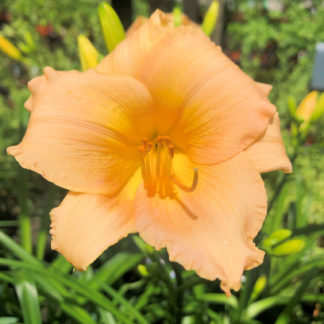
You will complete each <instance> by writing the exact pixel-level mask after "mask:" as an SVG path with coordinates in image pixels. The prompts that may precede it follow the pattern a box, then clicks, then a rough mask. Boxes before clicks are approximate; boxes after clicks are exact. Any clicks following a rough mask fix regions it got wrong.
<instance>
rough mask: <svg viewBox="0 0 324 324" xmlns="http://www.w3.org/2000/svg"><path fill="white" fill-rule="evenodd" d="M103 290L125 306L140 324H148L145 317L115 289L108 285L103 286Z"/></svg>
mask: <svg viewBox="0 0 324 324" xmlns="http://www.w3.org/2000/svg"><path fill="white" fill-rule="evenodd" d="M102 289H103V291H105V292H106V293H108V294H109V295H110V296H111V297H112V298H114V299H115V300H116V301H118V302H119V303H120V304H121V305H123V306H124V307H125V310H127V312H128V314H129V316H132V317H133V318H134V319H137V321H138V323H142V324H148V322H147V320H146V319H145V318H144V316H143V315H142V314H141V313H140V312H139V311H138V310H137V309H136V308H135V307H134V306H133V305H131V304H130V303H129V302H128V301H127V300H126V299H125V298H124V297H122V296H121V295H120V294H118V293H117V292H116V291H115V290H114V289H112V288H111V287H109V286H108V285H106V284H103V285H102Z"/></svg>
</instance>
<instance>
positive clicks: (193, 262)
mask: <svg viewBox="0 0 324 324" xmlns="http://www.w3.org/2000/svg"><path fill="white" fill-rule="evenodd" d="M29 89H30V90H31V93H32V95H31V97H30V99H29V100H28V101H27V102H26V105H25V106H26V108H27V109H29V110H30V111H31V117H30V121H29V125H28V129H27V132H26V135H25V136H24V138H23V140H22V142H21V143H20V144H19V145H17V146H13V147H10V148H9V149H8V152H9V154H11V155H14V156H15V158H16V159H17V161H18V162H19V163H20V164H21V165H22V166H23V167H25V168H27V169H31V170H34V171H36V172H38V173H40V174H41V175H42V176H43V177H44V178H46V179H48V180H49V181H52V182H54V183H55V184H57V185H58V186H61V187H63V188H66V189H69V190H70V192H69V193H68V194H67V196H66V198H65V199H64V200H63V202H62V203H61V205H60V206H59V207H57V208H55V209H53V210H52V212H51V220H52V229H51V234H52V248H54V249H56V250H58V251H59V252H61V253H62V254H63V255H64V256H65V258H66V259H67V260H68V261H69V262H71V263H72V264H73V265H74V267H75V268H76V269H79V270H85V269H86V268H87V266H88V265H89V264H90V263H91V262H93V261H94V260H95V259H96V258H97V257H98V256H99V255H100V254H101V253H102V252H103V251H104V250H105V249H106V248H107V247H109V246H110V245H112V244H114V243H116V242H117V241H118V240H119V239H121V238H122V237H125V236H126V235H127V234H128V233H131V232H139V233H140V235H141V237H142V238H143V239H144V240H145V241H146V242H148V243H149V244H151V245H153V246H154V247H156V248H157V249H160V248H162V247H166V248H167V250H168V252H169V256H170V259H171V260H173V261H177V262H179V263H180V264H182V265H183V266H184V267H185V268H186V269H193V270H195V271H196V272H197V273H198V274H199V275H200V276H201V277H203V278H207V279H210V280H214V279H215V278H219V279H220V280H221V281H222V284H221V287H222V289H223V290H224V291H225V292H226V293H227V295H229V294H230V289H232V288H233V289H236V290H237V289H239V287H240V280H241V276H242V272H243V270H244V269H251V268H253V267H255V266H257V265H259V264H260V263H261V262H262V260H263V255H264V252H263V251H260V250H258V249H257V248H256V247H255V245H254V243H253V239H254V238H255V236H256V235H257V233H258V232H259V230H260V228H261V225H262V222H263V220H264V218H265V215H266V205H267V204H266V192H265V188H264V184H263V181H262V179H261V177H260V172H268V171H271V170H276V169H281V170H283V171H286V172H289V171H291V164H290V162H289V160H288V158H287V156H286V153H285V149H284V146H283V143H282V139H281V135H280V128H279V119H278V114H277V113H276V109H275V107H274V106H273V105H272V104H271V103H270V102H269V100H268V99H267V95H268V93H269V91H270V89H271V87H270V86H268V85H264V84H258V83H256V82H254V81H253V80H252V79H250V78H249V77H248V76H247V75H246V74H244V73H243V72H242V71H241V70H240V69H239V68H238V67H237V66H236V65H235V64H233V63H232V62H231V61H230V60H229V59H228V58H226V56H225V55H224V54H223V53H222V51H221V49H220V48H219V47H216V46H215V45H214V44H213V43H212V42H211V41H210V40H209V39H208V38H207V37H206V36H205V35H204V34H203V33H202V32H201V31H200V30H199V29H198V28H196V27H194V26H190V25H188V26H181V27H178V28H175V27H174V25H173V23H172V22H171V20H170V18H169V17H168V16H166V15H165V14H163V13H161V12H159V11H157V12H155V13H154V14H153V15H152V16H151V18H150V19H148V20H147V21H144V22H143V24H141V25H140V26H137V28H136V29H134V30H133V32H132V33H131V34H129V36H128V37H127V38H126V39H125V40H124V41H123V42H121V43H120V44H119V45H118V46H117V47H116V49H115V50H114V51H113V52H112V53H111V54H110V55H108V56H107V57H106V58H105V59H103V61H101V63H100V64H99V66H98V67H97V68H96V70H88V71H86V72H77V71H70V72H61V71H59V72H58V71H54V70H53V69H51V68H49V67H47V68H45V70H44V76H40V77H37V78H35V79H33V80H32V81H31V82H30V83H29Z"/></svg>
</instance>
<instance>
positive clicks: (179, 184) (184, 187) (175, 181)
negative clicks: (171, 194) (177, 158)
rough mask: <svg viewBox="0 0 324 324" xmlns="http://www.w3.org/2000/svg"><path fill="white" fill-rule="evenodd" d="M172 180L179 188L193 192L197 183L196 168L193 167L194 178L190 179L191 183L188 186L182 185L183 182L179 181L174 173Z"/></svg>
mask: <svg viewBox="0 0 324 324" xmlns="http://www.w3.org/2000/svg"><path fill="white" fill-rule="evenodd" d="M172 181H173V182H174V183H175V184H176V185H177V186H178V187H179V188H180V189H182V190H183V191H186V192H193V191H194V190H195V189H196V188H197V185H198V169H197V168H194V178H193V180H192V185H191V186H190V187H188V186H186V185H184V184H183V183H181V182H180V180H179V179H178V178H177V177H176V176H175V175H173V177H172Z"/></svg>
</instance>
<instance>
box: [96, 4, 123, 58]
mask: <svg viewBox="0 0 324 324" xmlns="http://www.w3.org/2000/svg"><path fill="white" fill-rule="evenodd" d="M98 11H99V19H100V24H101V29H102V32H103V35H104V39H105V43H106V46H107V49H108V51H109V52H111V51H113V50H114V49H115V47H116V46H117V45H118V44H119V43H120V42H121V41H122V40H123V39H124V38H125V30H124V27H123V25H122V23H121V21H120V19H119V17H118V15H117V13H116V11H115V10H114V9H113V8H112V7H111V6H110V5H109V4H108V3H105V2H102V3H100V5H99V7H98Z"/></svg>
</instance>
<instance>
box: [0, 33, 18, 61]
mask: <svg viewBox="0 0 324 324" xmlns="http://www.w3.org/2000/svg"><path fill="white" fill-rule="evenodd" d="M0 50H1V51H2V52H4V53H5V54H7V55H8V56H9V57H11V58H13V59H14V60H17V61H20V60H21V53H20V51H19V50H18V48H17V47H16V46H14V45H13V44H12V43H10V42H9V41H8V40H7V39H6V38H4V37H3V36H1V35H0Z"/></svg>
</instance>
